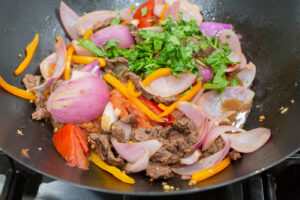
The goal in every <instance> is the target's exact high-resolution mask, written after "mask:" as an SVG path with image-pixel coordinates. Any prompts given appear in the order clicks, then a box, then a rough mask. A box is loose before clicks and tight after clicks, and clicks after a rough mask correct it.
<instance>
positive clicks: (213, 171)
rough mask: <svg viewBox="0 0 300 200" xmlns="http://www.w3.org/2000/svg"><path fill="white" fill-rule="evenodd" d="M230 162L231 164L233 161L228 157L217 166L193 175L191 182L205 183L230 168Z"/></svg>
mask: <svg viewBox="0 0 300 200" xmlns="http://www.w3.org/2000/svg"><path fill="white" fill-rule="evenodd" d="M230 162H231V159H230V157H229V156H227V157H226V158H225V159H224V160H222V161H221V162H220V163H219V164H217V165H216V166H213V167H211V168H208V169H206V170H203V171H200V172H196V173H195V174H193V175H192V179H191V181H193V183H198V182H200V181H203V180H205V179H207V178H209V177H211V176H214V175H216V174H217V173H219V172H221V171H222V170H224V169H225V168H226V167H228V166H229V164H230Z"/></svg>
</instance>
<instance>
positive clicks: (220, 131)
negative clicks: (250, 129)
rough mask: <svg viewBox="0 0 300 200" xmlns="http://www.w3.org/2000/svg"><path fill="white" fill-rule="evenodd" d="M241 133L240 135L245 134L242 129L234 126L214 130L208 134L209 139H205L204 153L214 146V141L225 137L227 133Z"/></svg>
mask: <svg viewBox="0 0 300 200" xmlns="http://www.w3.org/2000/svg"><path fill="white" fill-rule="evenodd" d="M232 131H234V132H239V133H243V132H245V131H244V130H243V129H240V128H236V127H234V126H219V127H216V128H214V129H212V130H211V131H210V132H209V133H208V134H207V137H206V138H205V141H204V143H203V145H202V151H205V150H206V149H208V147H209V146H210V145H212V143H214V141H215V140H216V139H217V138H218V137H219V136H220V135H223V134H224V133H226V132H232Z"/></svg>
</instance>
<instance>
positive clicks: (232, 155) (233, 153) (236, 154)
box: [228, 150, 242, 160]
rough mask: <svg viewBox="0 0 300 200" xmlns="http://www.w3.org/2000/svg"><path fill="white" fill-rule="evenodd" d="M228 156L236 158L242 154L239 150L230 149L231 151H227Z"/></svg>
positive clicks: (239, 157)
mask: <svg viewBox="0 0 300 200" xmlns="http://www.w3.org/2000/svg"><path fill="white" fill-rule="evenodd" d="M228 155H229V156H230V158H231V159H232V160H238V159H241V158H242V155H241V153H240V152H238V151H236V150H232V151H231V152H229V154H228Z"/></svg>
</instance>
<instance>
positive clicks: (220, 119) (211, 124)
mask: <svg viewBox="0 0 300 200" xmlns="http://www.w3.org/2000/svg"><path fill="white" fill-rule="evenodd" d="M235 113H236V111H228V112H225V113H223V114H222V115H221V116H220V117H216V118H214V119H212V120H211V121H210V122H209V125H208V130H209V131H211V130H212V129H213V128H215V127H217V126H219V124H220V123H221V122H223V121H224V120H225V119H227V118H228V117H230V116H231V115H233V114H235Z"/></svg>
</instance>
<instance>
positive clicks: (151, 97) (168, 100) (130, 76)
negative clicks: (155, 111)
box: [123, 71, 178, 105]
mask: <svg viewBox="0 0 300 200" xmlns="http://www.w3.org/2000/svg"><path fill="white" fill-rule="evenodd" d="M123 76H124V77H126V78H127V79H131V80H132V82H133V84H134V85H135V88H136V90H137V91H139V92H142V96H143V97H145V98H146V99H148V100H153V101H154V102H156V103H162V104H165V105H170V104H172V103H174V102H175V101H177V100H178V98H177V97H175V96H171V97H168V98H163V97H160V96H155V95H152V94H150V93H148V92H147V91H146V90H144V88H143V87H142V86H141V84H140V83H141V82H142V79H141V78H140V77H139V76H138V75H136V74H135V73H133V72H129V71H127V72H125V73H124V75H123Z"/></svg>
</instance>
